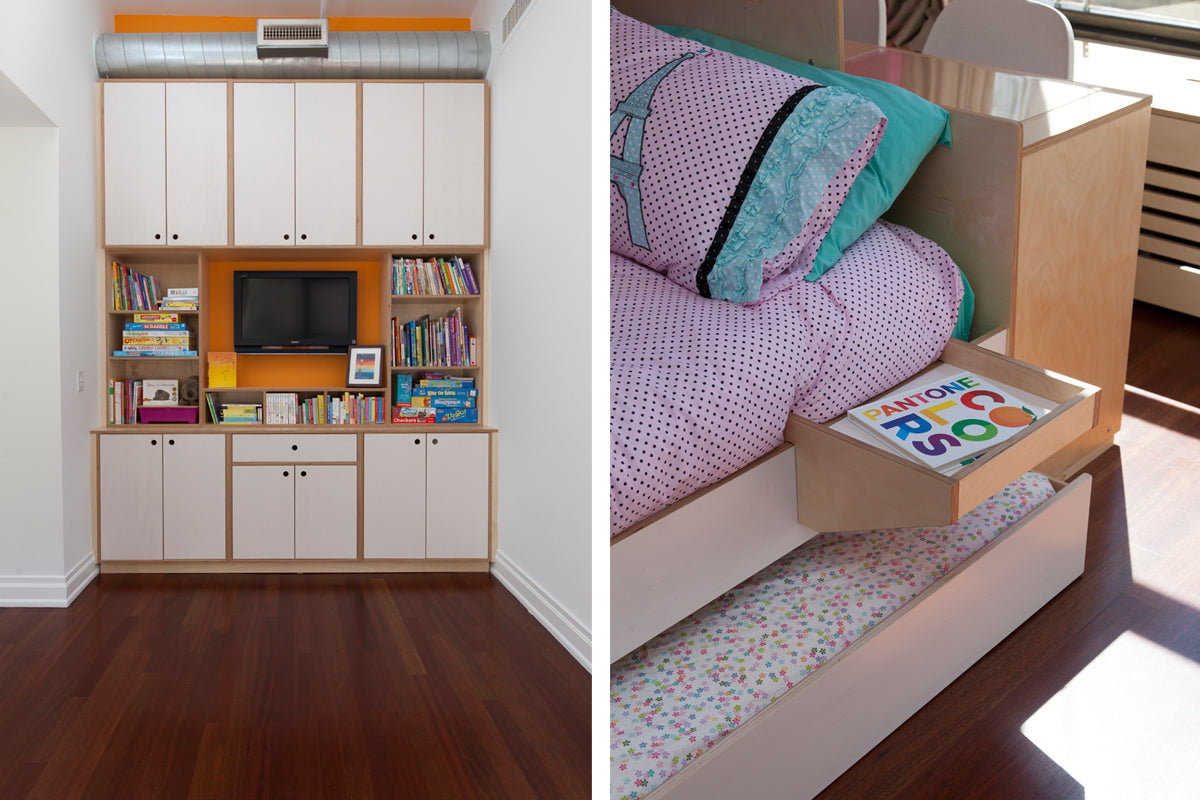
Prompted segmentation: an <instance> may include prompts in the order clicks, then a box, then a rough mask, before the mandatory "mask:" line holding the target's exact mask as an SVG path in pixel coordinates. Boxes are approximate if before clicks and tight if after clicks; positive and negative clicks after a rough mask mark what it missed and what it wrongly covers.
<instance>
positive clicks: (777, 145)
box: [609, 10, 886, 303]
mask: <svg viewBox="0 0 1200 800" xmlns="http://www.w3.org/2000/svg"><path fill="white" fill-rule="evenodd" d="M610 13H611V20H610V23H611V26H610V31H611V35H610V41H609V59H610V70H611V79H610V98H609V100H610V102H609V110H610V118H609V132H610V147H609V156H610V178H611V189H610V195H609V197H610V204H609V212H610V248H611V249H612V250H613V251H614V252H616V253H619V254H621V255H623V256H625V257H626V258H630V259H633V260H634V261H637V262H639V263H641V264H644V265H645V266H647V267H649V268H651V269H654V270H657V271H658V272H663V273H666V275H667V276H668V277H670V278H671V280H673V281H675V282H676V283H678V284H680V285H682V286H685V287H687V288H688V289H691V290H692V291H695V292H697V293H699V294H701V295H703V296H705V297H716V298H723V299H726V300H731V301H734V302H739V303H750V302H754V301H756V300H757V299H758V296H759V290H760V288H761V286H762V284H763V282H764V281H767V280H771V279H772V278H775V277H777V276H779V275H780V274H782V273H784V272H789V271H796V272H797V273H798V274H799V275H803V274H805V273H807V272H808V270H809V268H810V267H811V266H812V263H813V259H814V258H815V256H816V253H817V250H818V248H819V247H820V245H821V241H822V240H823V238H824V236H825V234H826V232H827V231H828V230H829V226H830V225H831V223H832V222H833V219H834V217H835V216H836V215H837V211H838V209H839V208H840V207H841V204H842V201H843V200H844V199H845V197H846V193H847V192H848V191H849V189H850V186H851V185H852V184H853V182H854V179H855V178H856V177H857V176H858V174H859V173H860V172H861V171H862V169H863V167H864V166H865V164H866V163H867V160H868V159H869V158H870V157H871V154H872V153H873V152H874V151H875V147H876V145H877V144H878V143H879V138H880V136H882V134H883V129H884V127H885V125H886V119H885V118H884V116H883V113H882V112H881V111H880V110H879V108H878V107H877V106H876V105H875V104H874V103H872V102H870V101H869V100H867V99H866V98H864V97H861V96H859V95H856V94H853V93H851V92H848V91H846V90H844V89H840V88H837V87H829V86H822V85H821V84H819V83H815V82H814V81H811V80H808V79H806V78H801V77H798V76H795V75H789V74H787V73H785V72H781V71H780V70H777V69H775V68H774V67H770V66H767V65H765V64H761V63H759V62H756V61H750V60H748V59H745V58H741V57H739V56H735V55H731V54H729V53H725V52H722V51H719V50H713V49H711V48H707V47H705V46H703V45H701V44H699V43H698V42H696V41H693V40H691V39H683V38H679V37H676V36H671V35H669V34H667V33H664V32H663V31H660V30H658V29H657V28H654V27H651V26H649V25H646V24H644V23H641V22H638V21H637V20H634V19H632V18H630V17H627V16H625V15H623V14H621V13H620V12H618V11H616V10H613V11H611V12H610Z"/></svg>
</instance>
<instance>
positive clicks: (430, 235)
mask: <svg viewBox="0 0 1200 800" xmlns="http://www.w3.org/2000/svg"><path fill="white" fill-rule="evenodd" d="M429 241H431V242H432V241H433V234H432V233H431V234H429Z"/></svg>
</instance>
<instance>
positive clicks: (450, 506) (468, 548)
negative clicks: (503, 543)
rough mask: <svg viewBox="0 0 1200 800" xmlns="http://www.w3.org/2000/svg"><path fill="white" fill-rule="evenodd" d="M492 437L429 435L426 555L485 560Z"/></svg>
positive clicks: (479, 434) (483, 434)
mask: <svg viewBox="0 0 1200 800" xmlns="http://www.w3.org/2000/svg"><path fill="white" fill-rule="evenodd" d="M488 459H489V448H488V435H487V434H486V433H449V434H447V433H431V434H429V444H428V447H427V448H426V454H425V476H426V477H425V480H426V487H425V554H426V556H427V557H428V558H487V557H488V555H489V553H488V507H489V497H488V491H489V486H488Z"/></svg>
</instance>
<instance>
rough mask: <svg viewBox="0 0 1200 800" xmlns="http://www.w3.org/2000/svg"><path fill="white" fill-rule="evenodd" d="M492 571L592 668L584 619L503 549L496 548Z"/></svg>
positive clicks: (590, 669) (588, 634)
mask: <svg viewBox="0 0 1200 800" xmlns="http://www.w3.org/2000/svg"><path fill="white" fill-rule="evenodd" d="M492 574H493V575H495V576H496V579H497V580H499V581H500V583H502V584H504V587H505V588H506V589H508V590H509V591H510V592H512V594H513V596H514V597H516V598H517V599H518V600H520V601H521V605H523V606H525V608H526V609H527V610H528V611H529V613H530V614H532V615H533V616H534V618H535V619H536V620H537V621H538V622H540V623H542V627H544V628H545V629H546V630H548V631H550V633H551V634H552V635H553V636H554V638H555V639H557V640H558V641H559V643H560V644H561V645H562V646H563V647H565V648H567V651H568V652H569V653H570V654H571V655H572V656H574V657H575V660H576V661H578V662H579V663H580V664H582V665H583V666H584V668H585V669H586V670H587V671H588V672H591V671H592V656H591V653H592V634H591V631H590V630H588V629H587V627H586V626H584V624H583V623H581V622H580V621H579V620H578V619H576V618H575V617H574V616H573V615H572V614H570V613H569V612H568V611H567V610H566V609H564V608H563V607H562V606H560V605H559V604H558V602H557V601H555V599H554V598H553V597H551V596H550V595H549V594H547V592H546V590H545V589H543V588H542V587H541V586H539V585H538V584H537V583H536V582H534V581H533V580H532V579H531V578H530V577H529V576H528V575H526V574H525V573H524V572H522V571H521V569H520V567H518V566H517V565H516V564H514V563H513V562H512V561H510V560H508V558H507V557H506V556H505V555H504V553H503V552H500V551H497V552H496V560H495V561H494V562H492Z"/></svg>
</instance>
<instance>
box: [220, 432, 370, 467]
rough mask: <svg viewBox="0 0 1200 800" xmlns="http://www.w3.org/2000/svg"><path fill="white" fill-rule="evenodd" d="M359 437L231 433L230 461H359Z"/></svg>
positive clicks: (344, 434) (343, 434)
mask: <svg viewBox="0 0 1200 800" xmlns="http://www.w3.org/2000/svg"><path fill="white" fill-rule="evenodd" d="M357 439H358V437H356V436H355V435H354V434H352V433H337V434H319V433H300V434H283V433H280V434H275V433H271V434H263V435H254V434H244V433H243V434H234V437H233V460H234V461H237V462H247V461H282V462H288V463H293V464H295V463H300V462H304V463H311V462H317V461H358V441H357Z"/></svg>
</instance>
